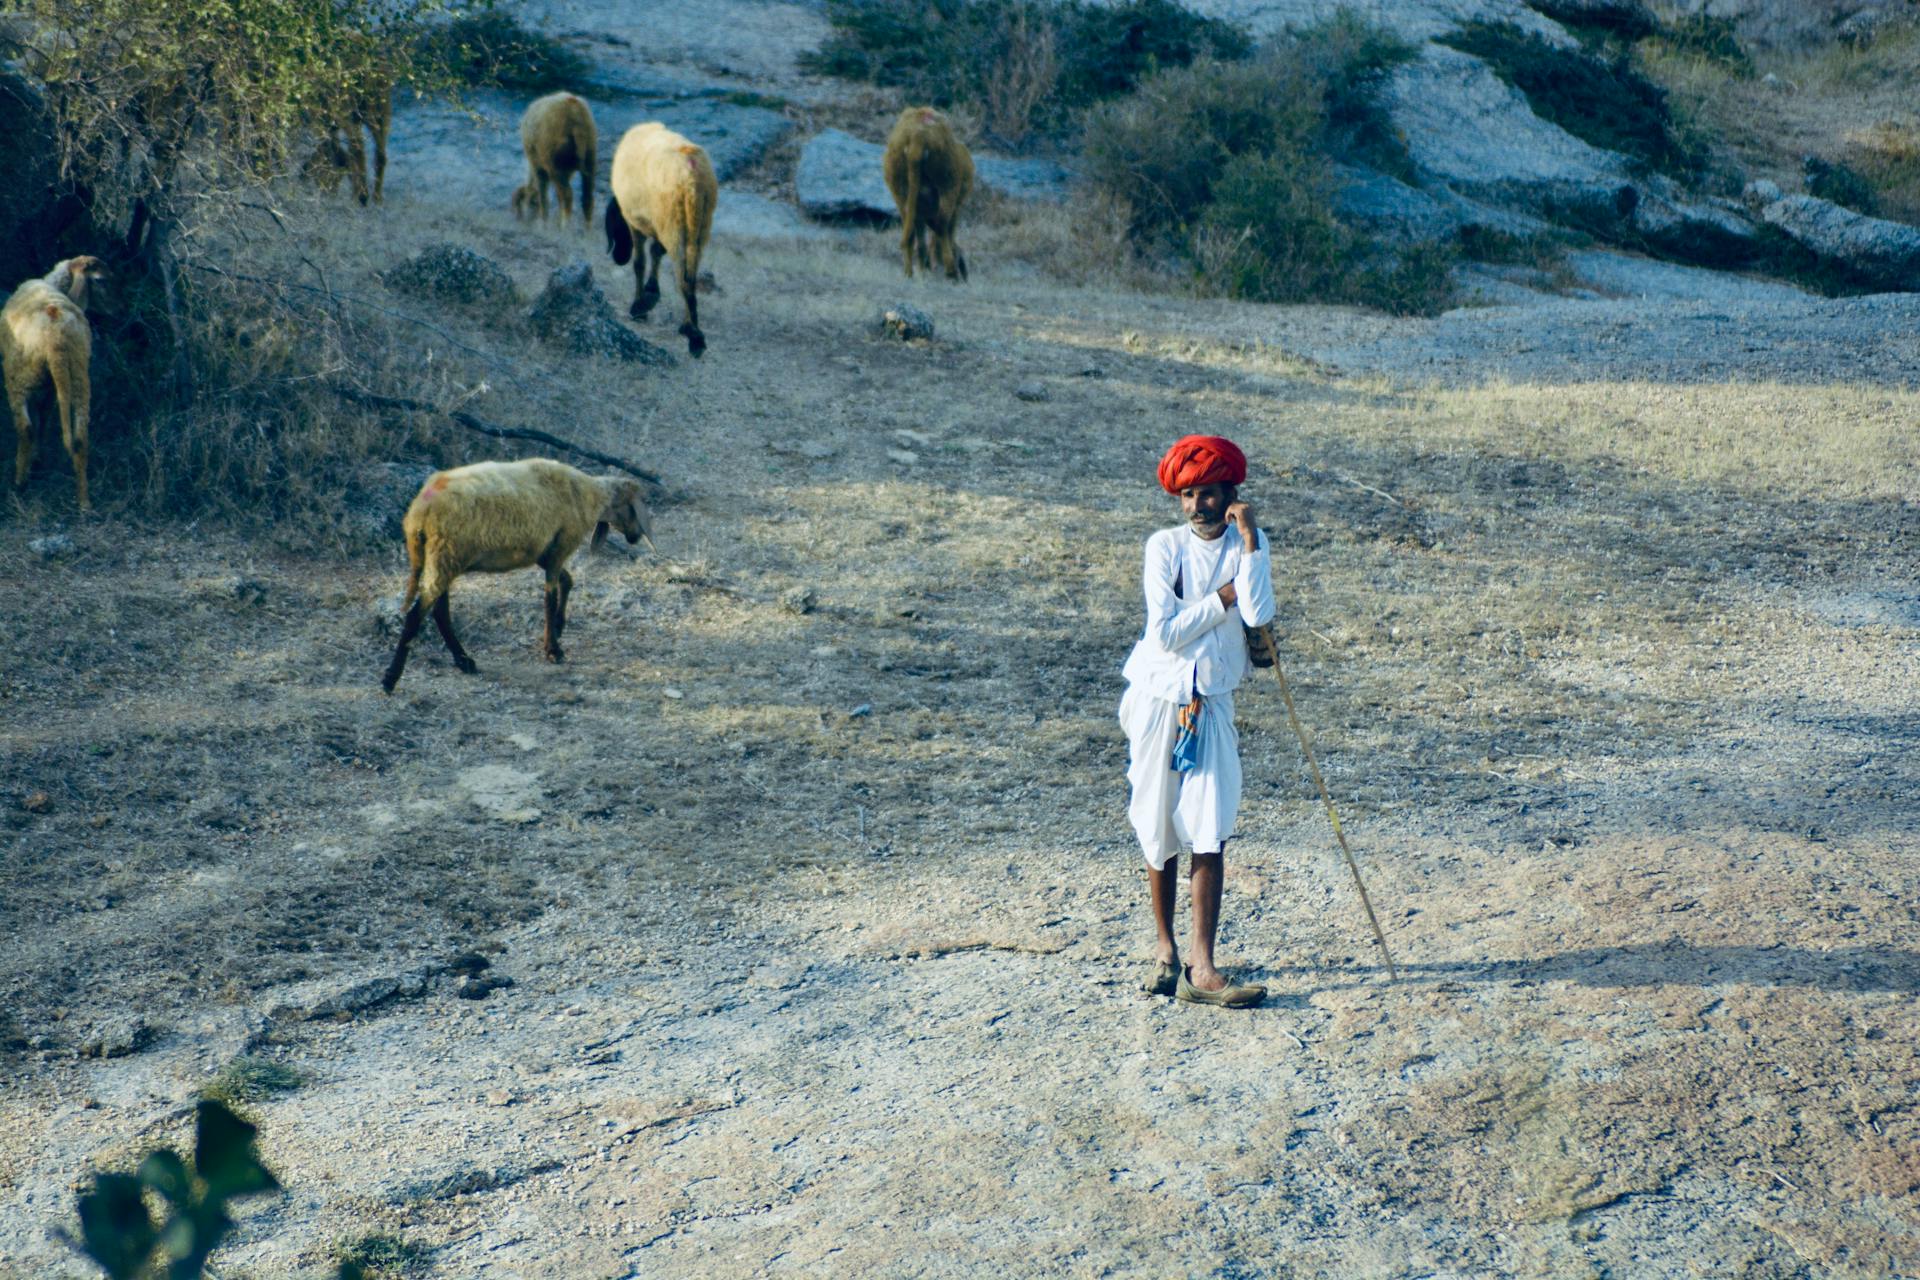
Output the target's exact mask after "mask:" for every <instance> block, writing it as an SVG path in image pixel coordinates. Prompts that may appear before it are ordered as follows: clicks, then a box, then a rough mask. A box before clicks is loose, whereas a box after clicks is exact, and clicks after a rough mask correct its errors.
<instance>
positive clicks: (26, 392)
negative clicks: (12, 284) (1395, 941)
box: [0, 257, 107, 511]
mask: <svg viewBox="0 0 1920 1280" xmlns="http://www.w3.org/2000/svg"><path fill="white" fill-rule="evenodd" d="M106 275H107V268H106V264H105V263H103V262H101V261H100V259H98V258H93V257H79V258H68V259H67V260H66V261H65V262H62V263H61V264H60V265H58V266H56V267H55V268H54V269H53V270H52V271H49V272H48V273H47V274H46V275H45V276H43V277H41V278H40V279H38V280H29V281H27V282H26V283H25V284H23V285H21V286H20V287H19V288H18V289H15V290H14V291H13V296H12V297H11V298H9V299H7V305H6V308H5V309H4V310H3V311H0V357H4V363H5V368H6V383H7V406H8V407H9V408H10V409H12V410H13V429H14V432H15V433H16V434H17V436H18V437H19V444H18V447H17V449H16V450H15V452H14V455H13V483H14V485H15V486H16V487H18V486H24V485H25V484H26V483H27V469H28V468H29V467H31V466H32V465H33V420H32V419H31V418H30V417H29V416H28V413H27V402H28V400H29V399H32V398H37V395H38V393H41V392H43V391H44V390H45V389H46V388H47V386H48V385H49V384H51V386H52V389H53V397H54V400H55V403H56V405H57V406H58V409H59V413H60V440H61V442H62V443H63V444H65V445H66V447H67V455H68V456H69V457H71V458H72V459H73V488H74V493H75V494H76V495H77V497H78V500H79V505H80V509H81V510H82V511H85V510H86V509H87V506H88V502H87V414H88V410H89V406H90V405H91V403H92V399H93V390H92V385H91V383H90V382H89V381H88V377H87V364H88V361H89V360H90V359H91V358H92V355H93V332H92V330H91V329H89V328H88V327H87V298H88V296H89V295H90V294H91V292H92V290H93V288H94V287H95V285H96V284H98V283H99V282H101V281H103V280H105V279H106Z"/></svg>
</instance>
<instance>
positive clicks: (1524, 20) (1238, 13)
mask: <svg viewBox="0 0 1920 1280" xmlns="http://www.w3.org/2000/svg"><path fill="white" fill-rule="evenodd" d="M1185 7H1186V8H1189V9H1192V10H1194V11H1195V12H1196V13H1203V14H1206V15H1207V16H1208V17H1210V18H1221V19H1224V20H1226V21H1228V22H1234V23H1238V24H1239V25H1241V26H1243V27H1245V28H1247V30H1249V31H1251V32H1253V34H1254V35H1256V36H1270V35H1273V34H1275V33H1276V32H1280V31H1285V30H1287V29H1289V28H1292V29H1295V30H1298V29H1299V28H1301V27H1309V26H1313V25H1314V24H1315V23H1320V22H1325V21H1327V20H1328V19H1329V18H1332V17H1333V16H1334V15H1335V14H1336V13H1338V12H1339V11H1340V10H1342V9H1349V10H1354V11H1356V12H1358V13H1359V14H1360V16H1361V17H1363V18H1365V19H1366V20H1367V21H1369V22H1374V23H1378V24H1379V25H1381V26H1383V27H1385V28H1386V29H1387V30H1389V31H1391V32H1393V33H1394V34H1395V35H1397V36H1399V37H1400V38H1401V39H1403V40H1413V41H1420V40H1431V39H1433V38H1434V37H1435V36H1441V35H1445V34H1447V33H1448V32H1449V31H1454V30H1457V29H1459V28H1460V27H1462V26H1464V25H1465V24H1467V23H1469V22H1502V23H1509V24H1511V25H1513V26H1516V27H1519V28H1520V29H1521V30H1522V31H1526V32H1529V33H1531V34H1533V35H1537V36H1540V37H1541V38H1543V39H1546V40H1552V41H1553V42H1554V43H1556V44H1569V45H1570V44H1572V43H1573V38H1572V37H1571V36H1569V35H1568V34H1567V32H1566V31H1565V30H1564V29H1563V28H1562V27H1560V26H1559V25H1558V24H1557V23H1555V22H1553V21H1551V20H1550V19H1548V18H1547V17H1545V16H1543V15H1542V14H1540V13H1538V12H1536V11H1535V10H1534V9H1533V8H1532V7H1531V6H1530V5H1528V4H1525V3H1523V2H1522V0H1362V2H1361V3H1355V0H1186V6H1185ZM1542 7H1543V8H1544V7H1545V6H1544V5H1543V6H1542Z"/></svg>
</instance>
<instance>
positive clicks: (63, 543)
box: [27, 533, 73, 560]
mask: <svg viewBox="0 0 1920 1280" xmlns="http://www.w3.org/2000/svg"><path fill="white" fill-rule="evenodd" d="M27 550H29V551H31V552H33V554H35V555H37V556H39V557H40V558H41V559H42V560H51V559H53V558H54V557H55V556H63V555H66V554H67V553H68V552H69V551H72V550H73V539H72V538H70V537H68V536H67V535H66V534H64V533H50V534H48V535H47V536H46V537H44V538H35V539H34V540H33V541H31V542H29V543H28V544H27Z"/></svg>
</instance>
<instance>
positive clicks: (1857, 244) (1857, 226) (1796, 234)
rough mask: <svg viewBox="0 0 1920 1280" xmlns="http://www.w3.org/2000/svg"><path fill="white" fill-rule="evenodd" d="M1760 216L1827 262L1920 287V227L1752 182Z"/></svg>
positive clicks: (1887, 283)
mask: <svg viewBox="0 0 1920 1280" xmlns="http://www.w3.org/2000/svg"><path fill="white" fill-rule="evenodd" d="M1747 201H1748V204H1749V205H1750V206H1752V207H1755V208H1756V209H1757V212H1758V216H1759V218H1760V221H1762V222H1764V223H1765V224H1767V225H1768V226H1770V227H1772V228H1774V229H1775V230H1776V231H1779V232H1780V233H1781V234H1783V235H1785V236H1786V237H1787V238H1788V239H1790V240H1792V241H1793V242H1794V243H1796V244H1798V245H1800V246H1801V247H1802V248H1804V249H1806V250H1808V251H1809V252H1811V253H1812V254H1813V255H1814V256H1815V257H1816V258H1819V259H1820V260H1821V261H1823V262H1826V263H1828V264H1831V265H1833V266H1836V267H1838V268H1840V269H1841V270H1842V271H1844V272H1846V273H1847V274H1848V275H1850V276H1852V277H1854V278H1855V279H1857V280H1859V281H1860V282H1861V283H1863V284H1865V285H1867V286H1869V287H1871V288H1877V289H1886V290H1890V291H1898V292H1902V293H1909V292H1913V291H1915V290H1920V228H1915V227H1910V226H1908V225H1907V224H1906V223H1904V222H1889V221H1888V220H1887V219H1885V218H1871V217H1868V216H1867V215H1866V214H1864V213H1855V212H1854V211H1853V210H1851V209H1846V208H1842V207H1841V206H1840V205H1837V204H1835V203H1833V201H1831V200H1822V199H1820V197H1818V196H1789V195H1782V194H1780V189H1779V188H1778V187H1776V186H1774V185H1773V184H1772V183H1771V182H1755V183H1751V184H1749V185H1748V187H1747Z"/></svg>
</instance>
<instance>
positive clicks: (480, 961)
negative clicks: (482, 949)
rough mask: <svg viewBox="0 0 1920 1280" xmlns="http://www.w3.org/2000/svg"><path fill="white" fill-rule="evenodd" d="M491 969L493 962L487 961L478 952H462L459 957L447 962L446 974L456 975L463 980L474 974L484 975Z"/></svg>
mask: <svg viewBox="0 0 1920 1280" xmlns="http://www.w3.org/2000/svg"><path fill="white" fill-rule="evenodd" d="M491 968H493V961H491V960H489V959H487V958H486V957H485V956H483V955H481V954H480V953H479V952H478V951H462V952H461V953H460V954H459V955H457V956H455V957H453V959H451V960H449V961H447V972H449V973H457V974H459V975H460V976H461V977H463V978H465V977H470V976H472V975H473V974H476V973H484V972H486V971H487V970H488V969H491Z"/></svg>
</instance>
